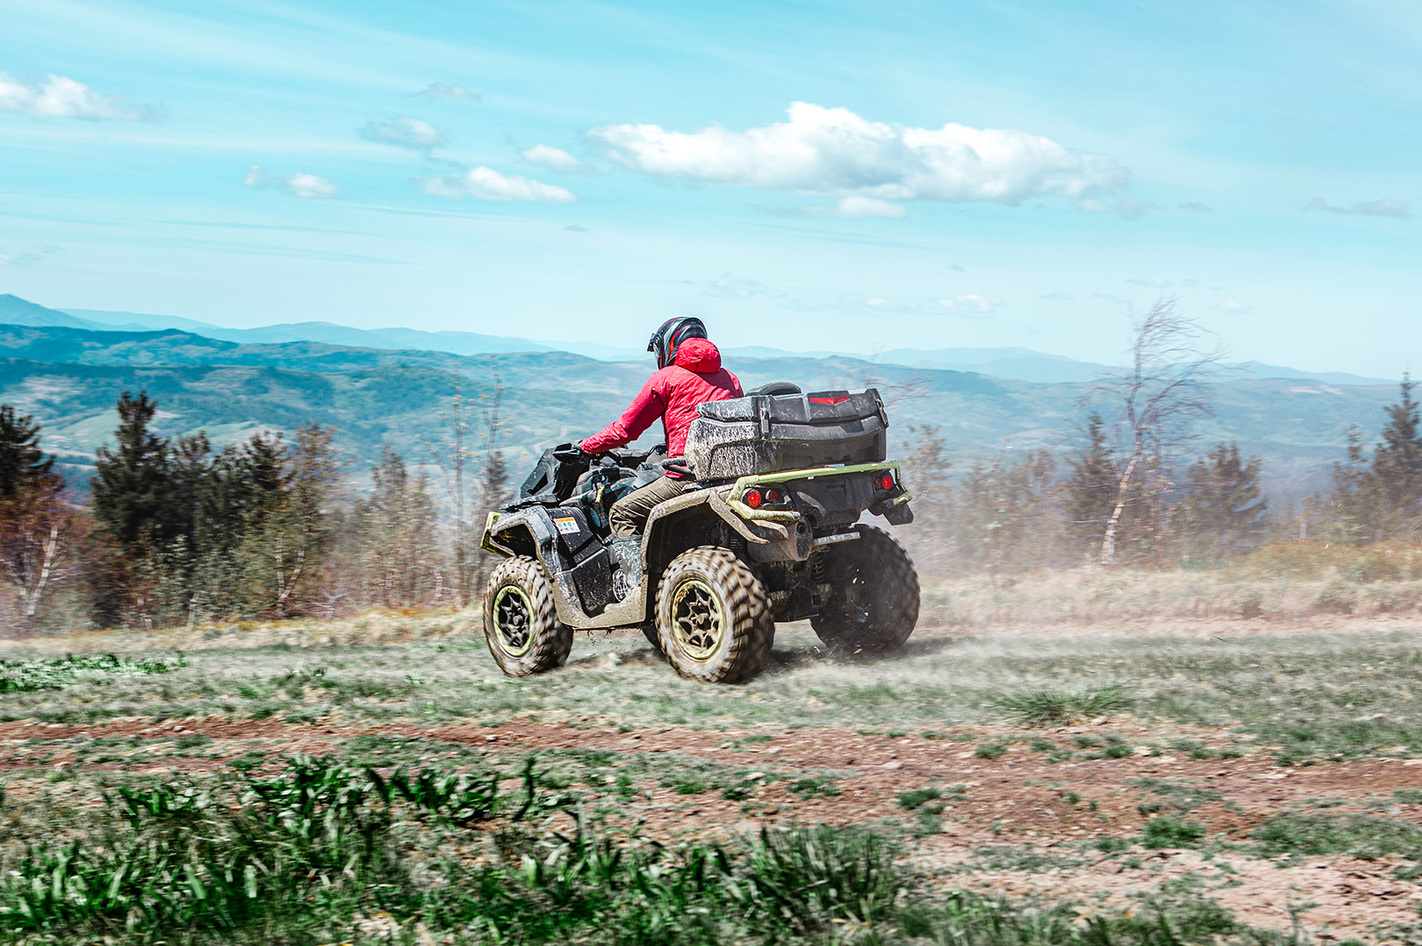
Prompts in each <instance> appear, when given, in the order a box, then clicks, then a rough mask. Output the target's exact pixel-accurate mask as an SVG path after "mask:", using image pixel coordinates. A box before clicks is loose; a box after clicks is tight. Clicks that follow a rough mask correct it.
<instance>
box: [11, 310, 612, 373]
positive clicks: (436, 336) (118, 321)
mask: <svg viewBox="0 0 1422 946" xmlns="http://www.w3.org/2000/svg"><path fill="white" fill-rule="evenodd" d="M51 311H53V310H51ZM63 314H67V315H69V316H70V317H77V318H79V319H80V320H82V321H84V322H85V324H86V327H89V328H112V329H119V330H124V331H135V330H137V331H144V330H152V329H173V328H175V329H180V330H183V331H187V332H194V333H197V334H199V335H204V336H206V337H208V338H217V339H222V340H224V341H231V342H242V343H245V344H279V343H283V342H293V341H309V342H326V343H328V344H331V345H349V346H355V347H359V348H393V349H402V350H411V349H421V350H424V351H442V352H448V353H450V354H454V355H488V354H499V353H507V352H520V351H572V352H574V353H575V354H581V355H584V356H586V357H589V358H597V359H601V360H634V361H635V360H637V359H638V358H639V357H640V356H639V353H638V352H635V351H632V350H630V349H622V348H614V347H612V346H608V345H599V344H596V343H590V342H588V343H579V342H564V343H558V342H539V341H532V340H530V339H526V338H509V337H505V336H502V335H480V334H478V333H475V332H425V331H421V330H420V329H411V328H377V329H361V328H352V327H350V326H348V325H337V324H335V323H333V322H283V323H279V324H276V325H264V326H261V327H259V328H224V327H222V326H220V325H211V324H209V323H207V322H198V321H195V320H193V319H185V318H180V317H178V316H172V315H145V314H143V313H139V312H111V311H107V310H102V309H67V310H65V312H64V313H63ZM0 321H4V320H3V319H0ZM27 324H28V323H27ZM52 324H56V325H58V324H65V323H57V322H56V323H52Z"/></svg>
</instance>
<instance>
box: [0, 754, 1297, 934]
mask: <svg viewBox="0 0 1422 946" xmlns="http://www.w3.org/2000/svg"><path fill="white" fill-rule="evenodd" d="M521 772H522V776H521V778H520V779H519V780H518V786H519V787H518V788H517V789H515V790H511V791H508V792H504V793H501V792H500V791H499V784H500V779H499V778H498V775H499V774H500V773H496V772H489V771H485V772H454V771H450V770H442V769H424V770H420V771H414V770H407V769H397V770H396V771H395V772H393V773H391V774H389V775H387V776H381V775H380V774H379V773H378V772H376V771H375V770H373V769H359V768H355V767H352V766H349V765H346V764H344V763H341V762H339V761H336V760H333V759H329V758H310V757H302V756H297V757H293V759H292V760H291V761H290V762H289V764H288V765H287V766H286V768H285V769H283V770H282V771H280V772H278V773H275V774H273V775H270V776H261V777H258V776H252V775H246V776H240V777H237V778H235V779H234V778H224V779H206V780H203V779H188V778H176V779H174V778H169V779H160V780H148V781H147V782H144V783H140V784H134V785H125V786H121V787H119V788H118V790H117V791H115V792H112V793H110V795H109V796H108V800H107V803H106V806H105V807H104V808H103V809H102V810H100V811H90V812H89V813H88V818H89V819H90V821H89V823H88V824H84V825H80V826H79V828H80V830H79V831H77V832H74V833H72V836H71V837H70V838H69V839H67V840H46V839H42V838H32V839H30V841H31V843H30V845H29V846H28V847H27V848H26V850H25V851H24V853H22V854H19V855H15V854H13V853H12V855H11V856H10V857H9V859H8V860H7V862H6V864H5V865H4V866H5V871H4V872H3V873H0V931H3V933H0V935H3V936H5V937H6V938H7V939H9V940H12V941H19V940H28V941H33V942H91V941H103V942H106V943H112V944H124V946H128V944H135V946H136V944H141V943H160V942H161V943H182V944H193V946H197V944H214V946H215V944H218V943H222V944H257V943H276V944H295V943H316V942H340V941H356V940H359V941H362V942H366V941H371V939H370V937H369V935H365V936H363V935H362V934H361V929H362V923H364V924H366V926H367V927H368V926H369V924H370V922H371V920H370V918H371V917H377V918H383V922H385V923H386V924H387V929H391V930H397V931H403V932H401V933H400V934H399V936H397V937H395V938H394V941H396V942H408V941H413V940H411V939H410V938H409V937H410V936H411V934H412V933H413V931H414V930H415V929H416V928H417V927H418V928H422V929H423V930H424V931H425V934H427V935H428V936H430V937H434V938H435V939H436V940H438V939H439V938H440V937H441V936H444V937H447V940H446V941H449V942H456V943H474V942H490V941H493V942H501V943H528V944H533V943H567V942H587V943H627V944H632V943H650V942H656V943H674V944H684V946H690V944H706V946H710V944H714V943H725V942H767V943H780V944H787V946H789V944H804V946H809V944H813V943H826V942H864V943H888V942H900V941H914V942H919V941H921V942H932V943H947V944H965V946H967V944H983V946H1037V944H1041V943H1047V942H1050V943H1054V944H1066V946H1089V944H1090V946H1099V944H1101V943H1106V942H1110V943H1117V944H1121V946H1166V944H1179V943H1184V942H1187V941H1188V940H1185V939H1181V938H1180V936H1181V935H1183V934H1185V933H1186V932H1187V931H1188V932H1189V933H1192V934H1200V933H1208V934H1210V935H1212V936H1218V937H1220V938H1218V939H1215V940H1213V941H1215V942H1240V943H1243V942H1253V943H1259V942H1276V943H1282V942H1287V941H1288V940H1286V939H1285V938H1284V937H1279V936H1272V937H1271V936H1270V935H1269V934H1261V933H1259V932H1258V931H1252V930H1249V929H1248V928H1247V927H1244V926H1241V925H1240V924H1238V923H1236V922H1235V921H1234V920H1233V918H1232V917H1231V916H1230V915H1229V914H1228V913H1227V912H1225V911H1222V910H1220V909H1219V908H1218V907H1217V906H1215V905H1213V904H1208V903H1204V902H1197V901H1192V900H1188V899H1182V900H1181V901H1180V902H1173V903H1162V904H1158V905H1156V906H1155V908H1154V909H1152V910H1151V911H1149V912H1148V913H1145V914H1141V915H1116V916H1111V915H1088V916H1086V917H1085V919H1084V920H1083V917H1082V914H1081V911H1080V910H1078V909H1076V908H1075V907H1074V905H1072V904H1069V903H1063V904H1041V903H1038V904H1032V905H1025V904H1014V903H1012V902H1010V901H1007V900H1004V899H988V898H983V897H981V896H978V895H974V894H971V893H968V892H966V891H962V890H957V889H953V888H951V887H950V888H948V889H947V890H944V889H943V888H942V886H941V884H938V883H935V882H931V881H930V880H929V879H928V878H925V877H920V876H918V875H916V874H914V873H913V872H911V871H909V870H907V869H905V868H904V867H902V866H901V865H900V864H899V854H900V844H899V843H898V842H897V841H894V840H892V839H891V838H890V837H888V836H886V835H884V834H881V833H876V832H874V831H872V830H868V829H865V828H858V827H850V828H833V827H825V826H803V827H792V828H789V829H785V830H769V829H766V830H762V831H761V832H760V833H759V834H758V835H756V836H753V837H748V838H743V839H741V840H739V841H736V842H733V843H730V844H726V845H717V844H709V843H700V842H694V843H686V844H679V845H666V844H652V843H647V842H646V841H644V840H643V839H642V838H640V837H639V835H638V834H637V832H636V830H635V829H633V830H628V829H621V828H612V827H609V826H607V825H606V824H604V823H602V822H600V821H599V820H598V819H596V818H593V817H589V816H588V815H586V814H584V813H583V811H582V808H581V807H580V806H579V805H577V803H576V802H575V801H570V800H568V799H565V798H562V797H561V796H559V795H547V794H545V793H543V792H542V782H543V780H542V778H541V777H540V775H539V774H538V771H537V766H536V763H535V761H534V760H533V759H532V758H529V759H527V760H525V762H524V764H523V765H522V768H521ZM503 774H507V773H503ZM555 825H556V826H558V827H555ZM975 857H976V859H977V861H978V862H980V864H981V865H982V866H984V867H985V868H987V869H998V870H1041V869H1045V868H1050V867H1061V866H1069V865H1071V864H1074V863H1076V859H1073V858H1070V857H1066V856H1063V855H1042V854H1040V853H1038V852H1035V851H1033V850H1030V849H1019V848H1013V847H1011V846H1000V847H996V848H983V849H980V850H979V851H978V852H976V855H975ZM1202 918H1208V919H1209V923H1208V924H1207V926H1202V925H1201V920H1202ZM903 937H908V938H909V939H908V940H904V939H903ZM1261 937H1262V938H1261ZM376 938H379V937H376Z"/></svg>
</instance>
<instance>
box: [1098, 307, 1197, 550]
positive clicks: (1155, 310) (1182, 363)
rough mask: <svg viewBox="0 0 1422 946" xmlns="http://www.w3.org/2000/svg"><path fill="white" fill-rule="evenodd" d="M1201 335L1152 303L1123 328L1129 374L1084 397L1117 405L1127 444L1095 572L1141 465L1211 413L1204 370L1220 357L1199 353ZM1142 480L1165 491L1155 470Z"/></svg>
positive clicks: (1167, 309)
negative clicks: (1128, 339) (1194, 421)
mask: <svg viewBox="0 0 1422 946" xmlns="http://www.w3.org/2000/svg"><path fill="white" fill-rule="evenodd" d="M1205 334H1206V333H1205V331H1204V330H1203V329H1202V328H1200V326H1199V325H1198V324H1196V323H1195V321H1194V320H1192V319H1189V318H1187V317H1185V316H1183V315H1181V314H1180V313H1179V312H1178V311H1177V309H1176V302H1175V300H1174V299H1161V300H1159V301H1157V302H1156V303H1155V305H1153V306H1151V308H1150V311H1149V312H1147V313H1146V314H1145V315H1144V316H1141V317H1140V318H1133V319H1132V320H1131V348H1130V353H1131V364H1130V366H1129V367H1128V368H1125V369H1123V370H1122V371H1121V372H1119V373H1118V374H1115V375H1112V376H1108V377H1106V378H1104V379H1103V380H1102V382H1101V383H1100V384H1098V385H1097V386H1096V387H1095V388H1094V389H1093V391H1092V393H1091V395H1089V397H1090V398H1092V399H1096V398H1103V399H1105V400H1107V401H1112V402H1114V403H1115V404H1116V405H1117V407H1118V409H1119V411H1120V417H1121V423H1122V424H1124V426H1125V433H1126V435H1127V436H1129V438H1130V442H1131V447H1130V453H1129V454H1128V455H1127V457H1126V462H1125V464H1124V465H1123V466H1122V467H1121V469H1120V474H1119V477H1118V479H1117V483H1116V502H1115V505H1114V506H1113V507H1112V510H1111V517H1110V519H1108V520H1107V523H1106V533H1105V535H1104V536H1103V537H1102V539H1101V564H1102V565H1105V566H1114V565H1115V564H1116V538H1117V529H1118V527H1119V526H1120V523H1121V515H1122V513H1124V512H1125V510H1126V506H1127V505H1128V504H1129V503H1130V502H1131V500H1132V491H1133V490H1136V489H1137V487H1138V485H1139V481H1140V480H1141V479H1143V478H1144V475H1143V474H1144V472H1145V471H1143V470H1142V469H1141V464H1142V463H1143V462H1146V461H1148V460H1150V459H1155V460H1157V461H1159V460H1161V459H1162V458H1163V457H1165V456H1166V455H1167V454H1168V453H1169V451H1170V449H1171V447H1173V446H1175V445H1176V444H1178V443H1180V442H1181V441H1182V440H1184V439H1186V438H1187V437H1188V427H1189V422H1190V421H1191V420H1192V419H1194V418H1196V417H1204V416H1208V415H1210V414H1212V413H1213V412H1214V409H1213V407H1212V405H1211V400H1210V399H1211V385H1210V383H1209V368H1210V366H1211V365H1213V364H1215V363H1217V362H1218V361H1219V360H1220V359H1221V358H1223V357H1224V354H1225V353H1224V349H1222V348H1220V347H1218V346H1215V345H1210V346H1209V347H1205V345H1204V344H1203V343H1204V342H1205ZM1159 465H1160V464H1159V463H1157V467H1159ZM1149 479H1150V480H1151V481H1152V482H1154V483H1155V484H1156V485H1157V487H1161V484H1167V485H1168V481H1166V480H1164V479H1163V477H1162V475H1161V470H1160V469H1159V468H1157V469H1156V470H1154V475H1153V476H1151V477H1149ZM1161 488H1166V487H1161Z"/></svg>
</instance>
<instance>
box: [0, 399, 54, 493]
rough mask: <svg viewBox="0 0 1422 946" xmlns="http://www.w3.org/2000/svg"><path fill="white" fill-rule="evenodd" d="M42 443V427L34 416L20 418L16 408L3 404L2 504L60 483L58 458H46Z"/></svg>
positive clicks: (0, 432) (0, 440)
mask: <svg viewBox="0 0 1422 946" xmlns="http://www.w3.org/2000/svg"><path fill="white" fill-rule="evenodd" d="M39 442H40V425H39V424H37V423H35V419H34V417H33V416H31V415H28V414H27V415H25V416H24V417H17V416H15V409H14V408H13V407H11V406H10V405H9V404H0V501H4V500H6V499H9V498H11V497H12V496H14V495H15V494H16V493H18V492H20V491H21V490H30V489H35V488H48V487H52V486H53V485H54V484H55V483H56V481H57V478H56V476H55V473H54V457H52V456H45V453H44V451H43V450H41V449H40V447H39Z"/></svg>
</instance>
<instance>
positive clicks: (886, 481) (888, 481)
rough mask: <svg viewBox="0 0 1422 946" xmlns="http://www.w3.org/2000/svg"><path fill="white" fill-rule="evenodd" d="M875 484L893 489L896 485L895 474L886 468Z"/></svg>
mask: <svg viewBox="0 0 1422 946" xmlns="http://www.w3.org/2000/svg"><path fill="white" fill-rule="evenodd" d="M874 485H876V486H878V487H879V488H880V489H882V490H890V489H893V488H894V486H895V485H896V484H895V483H894V474H893V473H891V472H889V471H888V470H885V471H884V472H883V473H880V474H879V476H878V477H877V478H876V479H875V481H874Z"/></svg>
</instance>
